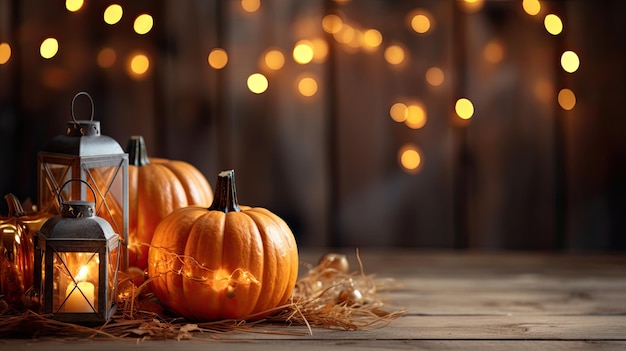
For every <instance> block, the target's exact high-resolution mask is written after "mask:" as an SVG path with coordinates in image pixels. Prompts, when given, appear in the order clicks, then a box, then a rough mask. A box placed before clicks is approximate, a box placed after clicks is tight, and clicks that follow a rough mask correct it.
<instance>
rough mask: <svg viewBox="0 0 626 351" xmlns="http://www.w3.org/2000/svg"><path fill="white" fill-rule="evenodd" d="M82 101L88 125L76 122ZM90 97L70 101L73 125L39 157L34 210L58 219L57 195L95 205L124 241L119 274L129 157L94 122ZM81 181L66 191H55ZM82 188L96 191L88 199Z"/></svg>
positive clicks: (124, 259)
mask: <svg viewBox="0 0 626 351" xmlns="http://www.w3.org/2000/svg"><path fill="white" fill-rule="evenodd" d="M80 95H85V96H87V97H89V100H90V101H91V119H90V120H76V117H75V116H74V103H75V101H76V98H77V97H79V96H80ZM93 115H94V104H93V100H92V99H91V96H89V94H87V93H85V92H80V93H78V94H76V95H75V96H74V98H73V99H72V121H69V122H67V128H66V130H65V134H62V135H58V136H56V137H54V138H53V139H52V140H50V141H49V142H48V144H47V145H46V146H45V147H44V149H43V150H42V151H41V152H39V154H38V162H37V163H38V166H37V168H38V204H39V210H40V211H41V212H44V213H51V214H59V213H60V208H59V203H58V202H57V195H59V194H61V193H62V195H63V197H64V198H71V199H81V200H85V201H92V202H94V203H97V206H96V209H95V210H96V215H97V216H99V217H102V218H104V219H105V220H107V221H108V222H109V223H110V224H111V226H112V227H113V229H114V230H115V232H116V233H119V235H120V239H121V240H122V257H121V260H122V261H121V262H122V267H121V268H122V269H123V270H125V269H126V268H127V263H128V255H127V243H128V154H127V153H125V152H124V150H123V149H122V147H121V146H120V144H118V143H117V141H115V140H114V139H112V138H110V137H108V136H105V135H102V134H101V133H100V122H99V121H94V120H93ZM70 179H80V180H83V181H84V183H83V182H76V183H74V184H72V185H71V186H70V187H68V188H67V189H61V187H60V186H59V185H60V184H63V183H64V182H66V181H68V180H70ZM86 185H89V186H91V187H92V188H93V189H94V190H95V195H94V196H93V197H92V195H91V193H90V192H87V189H86Z"/></svg>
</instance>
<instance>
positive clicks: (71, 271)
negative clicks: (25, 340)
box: [35, 180, 120, 324]
mask: <svg viewBox="0 0 626 351" xmlns="http://www.w3.org/2000/svg"><path fill="white" fill-rule="evenodd" d="M71 181H73V180H69V181H67V182H66V183H64V184H63V185H62V186H61V188H63V187H65V185H66V184H67V183H69V182H71ZM79 181H80V182H82V183H84V184H85V185H86V186H87V187H89V188H90V189H91V187H90V186H89V185H88V184H87V183H86V182H84V181H83V180H79ZM91 190H92V191H93V189H91ZM94 195H95V194H94ZM58 200H59V202H60V203H61V214H60V215H56V216H54V217H52V218H50V219H48V220H47V221H46V222H45V223H44V225H43V226H42V227H41V229H40V230H39V231H38V232H37V239H38V240H37V249H36V254H35V267H36V269H39V271H38V272H39V273H38V274H36V276H35V286H36V287H39V288H40V289H41V291H40V294H39V296H40V297H41V299H42V300H41V301H40V302H41V305H42V308H43V312H44V313H46V314H52V315H53V318H54V319H57V320H60V321H64V322H71V323H79V324H97V323H104V322H106V321H107V320H109V319H110V318H111V317H112V316H113V314H114V313H115V310H116V297H117V279H118V270H119V263H120V240H119V236H118V234H116V233H115V232H114V231H113V227H111V225H110V224H109V222H108V221H106V220H104V219H103V218H101V217H98V216H95V215H94V211H95V207H96V206H95V205H96V204H95V203H94V202H89V201H84V200H70V201H65V202H62V199H61V194H60V193H59V197H58Z"/></svg>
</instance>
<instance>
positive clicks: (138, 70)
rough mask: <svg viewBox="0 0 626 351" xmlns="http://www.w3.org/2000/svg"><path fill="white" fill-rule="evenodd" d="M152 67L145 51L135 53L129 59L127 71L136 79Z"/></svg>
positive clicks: (140, 77)
mask: <svg viewBox="0 0 626 351" xmlns="http://www.w3.org/2000/svg"><path fill="white" fill-rule="evenodd" d="M149 68H150V58H148V56H147V55H146V54H144V53H140V52H138V53H134V54H132V55H131V56H130V58H129V60H128V66H127V71H128V74H129V75H130V76H131V77H132V78H134V79H142V78H143V77H144V76H145V74H146V73H147V72H148V69H149Z"/></svg>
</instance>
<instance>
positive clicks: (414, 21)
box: [409, 10, 433, 34]
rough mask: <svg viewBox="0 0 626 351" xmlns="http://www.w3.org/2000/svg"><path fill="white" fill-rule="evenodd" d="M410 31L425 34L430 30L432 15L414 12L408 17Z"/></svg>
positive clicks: (424, 12) (421, 11)
mask: <svg viewBox="0 0 626 351" xmlns="http://www.w3.org/2000/svg"><path fill="white" fill-rule="evenodd" d="M409 17H410V24H411V29H413V31H415V33H418V34H425V33H428V31H429V30H430V29H431V28H432V22H433V20H432V15H431V14H430V13H428V12H426V11H424V10H415V11H413V12H412V13H411V14H410V15H409Z"/></svg>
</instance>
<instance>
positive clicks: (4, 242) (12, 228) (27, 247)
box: [0, 194, 52, 308]
mask: <svg viewBox="0 0 626 351" xmlns="http://www.w3.org/2000/svg"><path fill="white" fill-rule="evenodd" d="M4 198H5V200H6V201H7V205H8V208H9V213H8V216H7V217H2V218H0V295H2V299H4V300H5V301H6V302H7V303H8V304H9V305H11V306H13V307H17V308H19V307H20V306H22V301H23V299H22V297H23V296H24V293H25V292H26V290H28V289H29V288H30V287H32V285H33V277H34V259H35V256H34V251H35V246H34V240H35V233H36V232H37V230H39V228H41V226H42V225H43V224H44V223H45V222H46V220H47V219H48V218H50V217H52V215H51V214H45V213H37V212H31V213H26V212H25V211H24V209H23V207H22V204H21V203H20V201H19V200H18V198H17V197H16V196H15V195H13V194H7V195H5V196H4Z"/></svg>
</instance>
